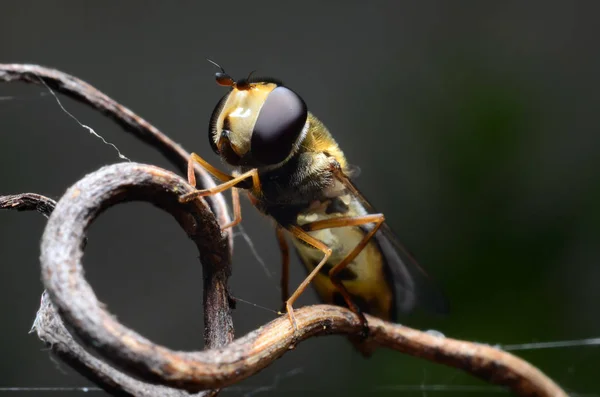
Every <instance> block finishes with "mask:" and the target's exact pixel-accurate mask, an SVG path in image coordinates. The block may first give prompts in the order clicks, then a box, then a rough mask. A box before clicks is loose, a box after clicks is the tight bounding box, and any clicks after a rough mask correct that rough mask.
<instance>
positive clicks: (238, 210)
mask: <svg viewBox="0 0 600 397" xmlns="http://www.w3.org/2000/svg"><path fill="white" fill-rule="evenodd" d="M231 203H232V204H233V220H232V221H231V222H229V223H228V224H226V225H224V226H221V230H225V229H228V228H230V227H234V226H236V225H237V224H239V223H240V222H241V221H242V206H241V205H240V191H239V190H238V188H236V187H232V188H231Z"/></svg>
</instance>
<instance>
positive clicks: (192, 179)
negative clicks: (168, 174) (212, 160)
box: [187, 153, 234, 187]
mask: <svg viewBox="0 0 600 397" xmlns="http://www.w3.org/2000/svg"><path fill="white" fill-rule="evenodd" d="M194 163H198V164H200V165H201V166H202V168H204V169H205V170H206V171H208V173H210V174H211V175H213V176H214V177H216V178H218V179H219V180H220V181H221V182H225V181H230V180H232V179H233V178H234V177H233V176H231V175H229V174H226V173H224V172H223V171H220V170H218V169H216V168H215V167H213V166H212V165H210V164H209V163H208V162H207V161H206V160H204V159H203V158H202V157H200V156H198V155H197V154H196V153H192V154H191V155H190V158H189V159H188V170H187V177H188V182H189V184H190V185H192V186H193V187H196V173H195V172H194Z"/></svg>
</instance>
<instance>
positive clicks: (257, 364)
mask: <svg viewBox="0 0 600 397" xmlns="http://www.w3.org/2000/svg"><path fill="white" fill-rule="evenodd" d="M190 190H191V187H190V186H188V185H187V184H186V183H185V181H183V180H182V179H181V178H179V177H176V176H175V175H173V174H172V173H170V172H168V171H165V170H161V169H159V168H156V167H151V166H144V165H139V164H130V163H125V164H117V165H113V166H108V167H104V168H102V169H101V170H99V171H97V172H96V173H93V174H90V175H88V176H87V177H85V178H84V179H82V180H81V181H79V182H78V183H77V184H75V185H74V186H73V187H71V188H70V189H69V190H68V191H67V193H66V194H65V195H64V196H63V198H62V199H61V200H60V201H59V203H58V204H57V206H56V209H55V211H54V212H53V214H52V216H51V217H50V219H49V221H48V225H47V227H46V230H45V232H44V236H43V238H42V255H41V261H42V278H43V281H44V283H45V285H46V287H47V288H48V291H49V292H50V294H51V298H52V301H53V302H54V303H55V304H56V306H57V308H58V310H59V312H60V313H61V315H62V317H63V319H64V321H65V323H67V324H68V325H69V326H70V327H71V328H72V329H73V331H74V332H75V333H76V334H77V336H79V337H80V338H81V339H82V340H83V341H84V342H86V344H87V345H88V346H90V347H91V348H93V349H94V350H95V351H96V352H97V353H98V354H100V355H101V356H102V357H104V358H105V359H106V360H108V361H109V362H110V363H112V364H114V365H116V366H118V367H120V368H124V369H126V370H127V371H128V373H130V374H132V375H133V376H135V377H138V378H140V379H143V380H145V381H148V382H151V383H158V384H162V385H166V386H170V387H176V388H183V389H185V390H188V391H193V392H195V391H198V390H202V389H206V388H220V387H224V386H227V385H231V384H233V383H236V382H238V381H240V380H242V379H245V378H247V377H249V376H251V375H253V374H255V373H256V372H258V371H260V370H261V369H263V368H265V367H266V366H268V365H269V364H271V363H272V362H273V361H274V360H275V359H277V358H279V357H281V356H282V355H283V354H284V353H285V352H287V351H289V350H290V349H292V348H293V347H294V343H297V342H299V341H301V340H304V339H307V338H309V337H312V336H317V335H325V334H332V333H337V334H348V335H360V334H361V332H362V331H363V330H362V324H361V322H360V321H359V320H358V319H357V318H356V316H355V315H354V314H353V313H352V312H350V311H348V310H346V309H344V308H341V307H335V306H325V305H319V306H312V307H307V308H303V309H299V310H297V311H296V320H297V325H298V332H297V333H296V334H294V332H293V330H292V328H291V326H290V323H289V321H288V319H287V316H284V317H280V318H278V319H276V320H274V321H272V322H271V323H269V324H267V325H265V326H264V327H261V328H260V329H258V330H256V331H253V332H251V333H250V334H248V335H246V336H245V337H243V338H240V339H239V340H237V341H234V342H233V343H231V344H229V345H227V346H226V347H224V348H220V349H211V350H208V351H203V352H189V353H188V352H176V351H173V350H170V349H167V348H165V347H162V346H158V345H155V344H153V343H152V342H151V341H149V340H148V339H146V338H143V337H142V336H140V335H139V334H137V333H136V332H134V331H132V330H130V329H128V328H126V327H125V326H123V325H122V324H120V323H119V322H117V321H116V319H115V318H114V317H112V316H111V315H110V314H109V313H108V312H107V311H105V310H104V308H103V307H102V306H101V305H99V302H98V301H97V299H96V296H95V295H94V292H93V290H92V289H91V287H90V285H89V284H88V283H87V282H86V280H85V279H84V277H83V269H82V264H81V258H82V255H83V253H82V251H81V248H80V247H81V242H82V239H83V238H84V235H85V230H86V229H87V227H89V224H90V223H91V222H92V220H93V219H94V217H95V216H96V215H97V214H98V213H100V212H101V211H102V210H103V209H105V208H107V207H108V206H110V205H112V204H114V203H115V202H118V201H120V200H124V199H132V198H136V199H149V198H151V199H152V201H153V202H159V203H161V206H164V208H168V209H169V211H178V210H176V209H175V208H177V204H176V203H177V197H178V196H179V195H181V194H184V193H187V192H189V191H190ZM150 193H151V194H150ZM189 205H192V206H200V204H199V202H197V203H191V204H185V205H183V207H182V208H184V212H182V213H181V216H176V217H177V218H178V220H179V222H180V223H182V224H183V225H185V227H186V229H188V232H189V228H191V229H195V230H197V231H196V232H195V233H194V232H192V235H195V236H200V235H202V236H204V237H208V238H215V236H214V235H211V233H213V231H214V227H216V225H215V224H214V220H213V218H212V217H206V218H204V217H202V218H201V219H200V218H191V217H190V216H189V215H184V214H185V213H186V212H185V211H189V210H192V209H194V208H189V207H187V206H189ZM202 222H208V223H209V224H210V223H211V222H212V223H213V226H208V228H207V226H206V225H204V224H202ZM203 249H209V250H210V247H202V248H201V252H202V250H203ZM209 252H210V251H209ZM219 255H222V252H221V253H214V252H211V253H210V254H206V253H205V254H204V255H203V258H207V259H211V260H212V261H215V262H218V261H219ZM203 262H204V259H203ZM368 320H369V328H370V338H372V340H373V342H374V343H377V344H379V345H381V346H385V347H389V348H392V349H395V350H398V351H402V352H405V353H408V354H411V355H414V356H417V357H422V358H426V359H428V360H431V361H435V362H438V363H443V364H447V365H451V366H454V367H457V368H460V369H463V370H465V371H467V372H469V373H471V374H473V375H475V376H477V377H480V378H482V379H485V380H487V381H489V382H491V383H495V384H499V385H503V386H506V387H507V388H509V389H511V390H512V391H513V392H515V393H516V394H518V395H522V396H566V394H565V393H564V392H563V391H562V390H561V389H560V387H558V386H557V385H556V384H555V383H554V382H552V381H551V380H550V379H549V378H547V377H546V376H545V375H544V374H543V373H542V372H540V371H539V370H537V369H536V368H535V367H533V366H531V365H530V364H528V363H526V362H524V361H523V360H521V359H519V358H517V357H515V356H513V355H511V354H509V353H506V352H503V351H500V350H497V349H495V348H492V347H490V346H487V345H481V344H476V343H471V342H463V341H458V340H454V339H450V338H441V337H438V336H434V335H430V334H428V333H424V332H420V331H416V330H413V329H410V328H407V327H403V326H401V325H397V324H391V323H387V322H385V321H383V320H380V319H377V318H374V317H370V316H368Z"/></svg>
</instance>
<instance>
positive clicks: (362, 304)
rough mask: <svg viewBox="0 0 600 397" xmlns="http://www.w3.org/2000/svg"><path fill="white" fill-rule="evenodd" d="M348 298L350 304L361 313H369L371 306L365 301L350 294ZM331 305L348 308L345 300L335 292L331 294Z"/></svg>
mask: <svg viewBox="0 0 600 397" xmlns="http://www.w3.org/2000/svg"><path fill="white" fill-rule="evenodd" d="M350 298H351V299H352V303H354V304H355V305H356V306H357V307H358V309H359V310H360V311H361V312H362V313H369V314H370V313H371V310H370V309H371V305H369V302H367V301H366V300H365V299H363V298H362V297H360V296H356V295H352V294H350ZM333 304H335V305H338V306H342V307H348V304H347V303H346V300H345V299H344V297H343V296H342V294H340V293H339V292H335V293H334V294H333Z"/></svg>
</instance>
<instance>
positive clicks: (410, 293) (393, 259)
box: [338, 175, 449, 314]
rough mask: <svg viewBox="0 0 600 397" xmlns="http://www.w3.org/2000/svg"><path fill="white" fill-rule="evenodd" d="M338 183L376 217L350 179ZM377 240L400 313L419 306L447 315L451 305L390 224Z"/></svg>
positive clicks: (380, 232) (382, 230) (376, 234)
mask: <svg viewBox="0 0 600 397" xmlns="http://www.w3.org/2000/svg"><path fill="white" fill-rule="evenodd" d="M338 179H339V180H340V182H342V183H343V184H344V186H345V187H346V188H347V189H348V191H349V192H350V193H351V194H352V195H353V196H354V197H356V199H358V200H359V202H360V203H361V204H362V205H363V207H364V208H365V210H366V211H367V212H369V213H377V211H375V209H374V208H373V206H372V205H371V203H370V202H369V201H368V200H367V199H366V198H365V196H364V195H363V194H362V193H361V192H360V191H359V190H358V188H357V187H356V186H355V185H354V184H353V183H352V181H351V180H350V179H349V178H347V177H346V176H344V175H339V176H338ZM375 239H376V241H377V244H378V245H379V247H380V248H381V251H382V253H383V256H384V258H385V260H386V262H387V270H388V271H389V273H390V276H391V277H392V279H393V280H394V287H395V296H396V308H397V311H399V312H400V313H408V312H410V311H412V310H413V309H414V308H415V307H417V306H420V307H424V308H425V309H427V310H431V311H433V312H436V313H440V314H445V313H447V312H448V311H449V305H448V301H447V299H446V297H445V296H444V294H443V293H442V291H441V289H440V288H439V287H438V286H437V285H436V283H435V282H434V281H433V279H431V277H430V276H429V275H428V274H427V272H426V271H425V270H424V269H423V268H422V267H421V266H420V265H419V264H418V263H417V261H416V260H415V259H414V257H413V256H412V255H411V254H410V253H409V252H408V250H407V249H406V248H405V247H404V246H403V245H402V244H401V243H400V241H399V240H398V237H397V236H396V235H395V233H394V232H393V231H392V229H391V228H390V227H389V226H388V225H387V223H385V222H384V223H383V224H382V225H381V227H380V228H379V230H378V231H377V233H375Z"/></svg>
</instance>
